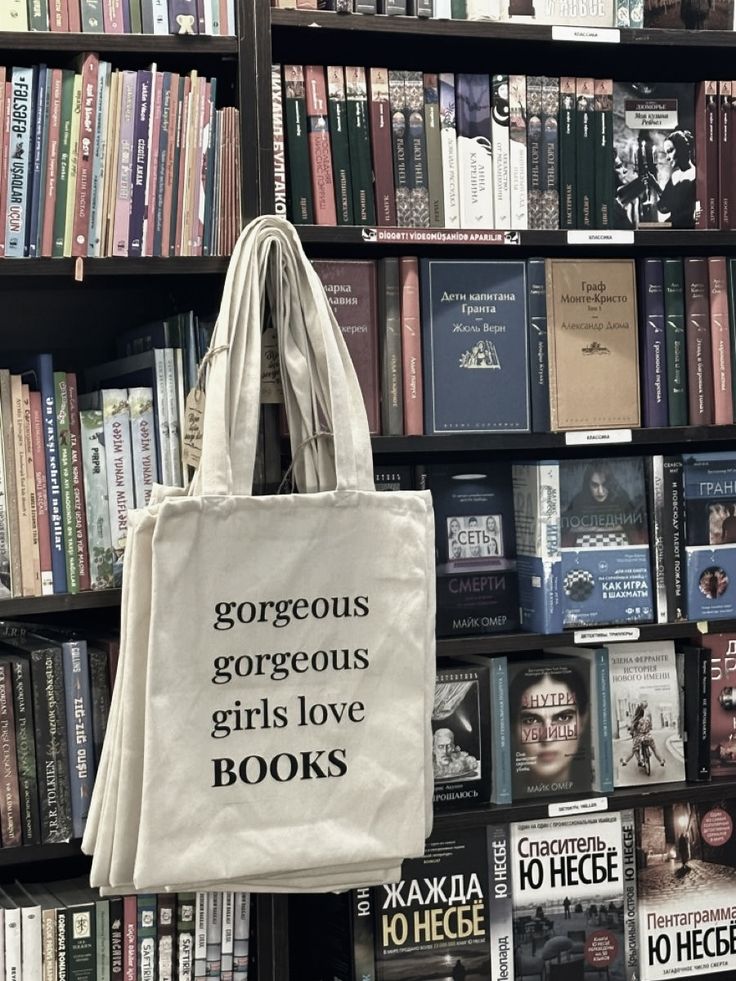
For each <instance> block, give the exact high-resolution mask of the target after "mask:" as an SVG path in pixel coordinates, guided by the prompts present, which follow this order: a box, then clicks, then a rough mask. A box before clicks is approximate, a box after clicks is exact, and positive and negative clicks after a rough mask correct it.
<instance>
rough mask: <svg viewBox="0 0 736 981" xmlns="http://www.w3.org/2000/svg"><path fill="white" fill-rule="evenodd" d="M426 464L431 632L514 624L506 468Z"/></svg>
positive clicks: (490, 628)
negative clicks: (432, 569)
mask: <svg viewBox="0 0 736 981" xmlns="http://www.w3.org/2000/svg"><path fill="white" fill-rule="evenodd" d="M474 470H475V472H473V473H468V472H467V470H466V468H462V467H458V466H443V465H441V464H437V465H432V466H428V467H426V469H425V471H424V473H423V474H422V479H421V481H420V482H421V484H422V489H423V490H430V491H431V492H432V503H433V506H434V515H435V529H436V534H435V555H436V562H437V634H438V636H440V637H448V636H454V635H461V634H488V633H499V632H503V633H506V632H508V631H509V630H514V629H515V628H516V627H517V625H518V616H519V615H518V600H517V582H516V536H515V532H514V506H513V496H512V488H511V467H510V465H508V464H506V465H505V466H504V465H503V464H496V465H494V466H493V468H490V469H489V471H488V472H487V473H482V472H479V471H478V469H477V465H476V467H474Z"/></svg>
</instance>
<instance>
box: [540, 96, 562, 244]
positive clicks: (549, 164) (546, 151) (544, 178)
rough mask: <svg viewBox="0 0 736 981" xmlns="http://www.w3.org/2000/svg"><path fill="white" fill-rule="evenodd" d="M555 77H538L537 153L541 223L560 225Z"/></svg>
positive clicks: (558, 107) (558, 100) (544, 226)
mask: <svg viewBox="0 0 736 981" xmlns="http://www.w3.org/2000/svg"><path fill="white" fill-rule="evenodd" d="M559 113H560V91H559V79H557V78H548V77H544V78H543V79H542V152H541V155H540V162H541V175H540V186H541V192H542V198H541V208H542V227H543V228H546V229H557V228H559V227H560V191H559V180H560V159H559V158H560V147H559V134H558V127H559V120H558V117H559Z"/></svg>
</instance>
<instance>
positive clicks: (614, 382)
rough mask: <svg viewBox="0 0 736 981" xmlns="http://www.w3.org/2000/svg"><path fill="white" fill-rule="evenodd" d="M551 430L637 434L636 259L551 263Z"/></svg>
mask: <svg viewBox="0 0 736 981" xmlns="http://www.w3.org/2000/svg"><path fill="white" fill-rule="evenodd" d="M546 271H547V329H548V337H549V385H550V424H551V427H552V429H553V431H558V430H568V429H573V430H574V429H617V428H619V427H637V426H639V425H640V421H641V416H640V408H639V350H638V332H637V319H636V275H635V268H634V262H633V260H631V259H607V260H601V259H547V260H546Z"/></svg>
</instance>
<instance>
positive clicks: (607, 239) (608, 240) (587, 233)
mask: <svg viewBox="0 0 736 981" xmlns="http://www.w3.org/2000/svg"><path fill="white" fill-rule="evenodd" d="M567 244H568V245H633V244H634V233H633V231H627V230H626V229H615V228H612V229H611V230H610V231H605V232H599V231H592V230H586V229H578V230H576V231H569V232H568V233H567Z"/></svg>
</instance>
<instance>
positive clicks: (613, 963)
mask: <svg viewBox="0 0 736 981" xmlns="http://www.w3.org/2000/svg"><path fill="white" fill-rule="evenodd" d="M735 822H736V801H734V800H730V799H724V800H722V801H718V802H715V803H690V802H687V801H684V800H683V801H679V802H677V803H674V804H666V803H665V804H662V803H657V802H656V800H653V801H652V803H651V804H650V805H649V806H647V807H645V808H641V809H637V810H624V811H621V812H620V813H611V814H585V813H579V814H577V815H575V816H572V817H567V816H564V817H561V816H550V817H547V818H542V819H538V820H527V821H520V822H513V823H511V824H501V823H498V821H496V822H494V823H492V824H490V825H488V826H487V827H476V828H466V829H465V830H459V829H457V828H455V829H453V830H452V832H451V833H450V832H444V833H443V831H442V830H438V831H436V832H435V833H434V834H433V835H432V837H431V838H430V839H429V840H428V842H427V846H426V850H425V855H424V857H423V858H422V859H413V860H410V861H406V862H404V864H403V866H402V878H401V881H400V882H399V883H398V884H397V883H394V884H387V885H383V886H378V887H375V888H371V889H360V890H356V891H354V892H352V893H349V894H347V895H346V896H331V897H324V898H322V899H320V900H317V899H315V898H314V897H312V898H311V899H310V901H309V902H308V903H307V902H299V901H298V900H297V901H295V909H294V915H293V916H292V921H302V918H304V921H303V931H304V938H305V944H308V940H307V938H308V937H309V936H314V935H315V934H316V932H317V931H322V932H325V924H326V925H327V934H328V936H329V937H330V938H331V943H329V944H324V945H322V950H320V951H319V952H316V951H315V952H314V953H313V954H312V956H313V959H314V961H315V962H316V963H315V969H316V971H317V972H318V973H315V974H314V975H313V976H315V977H330V978H335V979H338V981H351V979H352V978H371V979H375V981H396V979H397V978H405V977H412V978H417V977H422V978H452V979H453V981H462V979H464V978H466V977H467V978H470V977H486V978H489V977H490V978H494V979H495V978H503V979H507V981H514V979H516V981H523V979H524V978H529V977H537V978H543V979H546V981H584V979H586V978H601V977H603V978H607V979H609V981H635V979H640V981H665V979H669V978H678V977H692V976H694V975H702V974H710V975H711V976H713V975H714V974H715V976H718V973H719V972H723V973H722V974H721V976H722V977H724V978H726V977H731V976H732V975H733V972H734V970H735V969H736V936H735V935H734V927H733V890H734V886H736V834H735V833H734V826H735V824H734V823H735ZM308 949H309V948H308V946H307V947H305V950H308ZM305 956H308V955H305Z"/></svg>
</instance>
